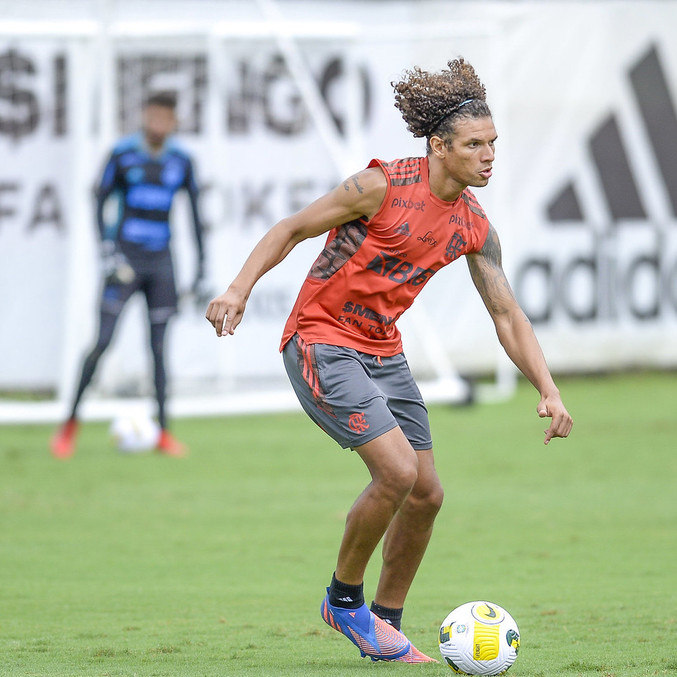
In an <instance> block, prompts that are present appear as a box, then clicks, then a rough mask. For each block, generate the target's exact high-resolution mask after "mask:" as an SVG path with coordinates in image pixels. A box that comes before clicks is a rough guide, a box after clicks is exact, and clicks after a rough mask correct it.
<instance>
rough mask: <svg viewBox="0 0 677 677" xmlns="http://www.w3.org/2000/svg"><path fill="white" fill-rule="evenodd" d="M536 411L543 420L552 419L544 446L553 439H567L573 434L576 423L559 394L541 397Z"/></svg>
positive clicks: (546, 432)
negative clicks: (572, 430)
mask: <svg viewBox="0 0 677 677" xmlns="http://www.w3.org/2000/svg"><path fill="white" fill-rule="evenodd" d="M536 411H537V412H538V415H539V416H540V417H541V418H546V417H550V418H552V421H551V423H550V427H549V428H548V429H547V430H546V431H545V440H544V444H548V442H550V440H551V439H552V438H553V437H567V436H568V435H569V433H570V432H571V428H572V426H573V424H574V422H573V419H572V418H571V416H570V415H569V412H568V411H567V410H566V408H565V406H564V403H563V402H562V399H561V398H560V396H559V394H557V395H544V396H543V397H541V401H540V402H539V403H538V407H537V408H536Z"/></svg>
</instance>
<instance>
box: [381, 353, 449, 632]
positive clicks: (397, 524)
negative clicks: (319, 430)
mask: <svg viewBox="0 0 677 677" xmlns="http://www.w3.org/2000/svg"><path fill="white" fill-rule="evenodd" d="M372 374H373V378H374V381H375V382H376V384H377V385H378V386H379V388H380V389H381V390H382V391H383V392H384V394H385V395H386V397H387V403H388V408H389V409H390V411H391V412H392V413H393V415H394V417H395V419H396V420H397V422H398V423H399V425H400V427H401V429H402V432H403V434H404V435H405V437H406V438H407V439H408V440H409V442H410V443H411V445H412V447H413V448H414V449H416V454H417V456H418V473H417V478H416V483H415V484H414V486H413V487H412V490H411V492H410V493H409V494H408V496H407V498H406V500H405V501H404V502H403V504H402V506H401V507H400V509H399V510H398V512H397V514H396V515H395V517H394V518H393V520H392V522H391V524H390V526H389V528H388V531H387V533H386V535H385V538H384V542H383V566H382V570H381V577H380V580H379V584H378V588H377V591H376V595H375V597H374V603H373V604H372V607H371V608H372V611H374V612H375V613H376V614H377V615H378V616H380V617H381V618H383V619H385V620H387V621H388V622H390V623H392V624H393V626H394V627H396V628H397V629H399V628H400V625H401V621H402V608H403V606H404V601H405V598H406V596H407V593H408V591H409V588H410V586H411V583H412V581H413V579H414V576H415V575H416V571H417V570H418V567H419V565H420V563H421V560H422V558H423V555H424V553H425V550H426V548H427V545H428V542H429V540H430V536H431V534H432V529H433V523H434V520H435V517H436V515H437V513H438V512H439V509H440V507H441V505H442V499H443V495H444V492H443V489H442V485H441V483H440V480H439V477H438V476H437V472H436V470H435V465H434V461H433V453H432V449H431V447H432V438H431V435H430V424H429V421H428V412H427V410H426V407H425V404H424V403H423V398H422V397H421V393H420V391H419V389H418V386H417V385H416V383H415V381H414V379H413V376H412V375H411V371H410V370H409V366H408V364H407V361H406V358H405V357H404V355H402V354H400V355H395V356H393V357H388V358H383V359H382V360H379V361H378V364H377V365H373V366H372Z"/></svg>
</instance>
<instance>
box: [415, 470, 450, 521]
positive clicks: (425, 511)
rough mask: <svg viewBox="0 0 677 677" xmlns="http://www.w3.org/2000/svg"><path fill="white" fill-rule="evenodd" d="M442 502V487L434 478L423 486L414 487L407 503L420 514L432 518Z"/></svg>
mask: <svg viewBox="0 0 677 677" xmlns="http://www.w3.org/2000/svg"><path fill="white" fill-rule="evenodd" d="M443 502H444V489H443V487H442V484H441V483H440V481H439V480H438V479H437V478H436V479H435V480H434V481H431V482H429V483H427V484H425V485H424V486H421V487H415V488H414V490H413V491H412V492H411V494H410V495H409V504H410V505H411V507H412V508H413V509H414V510H415V511H416V512H417V513H419V514H420V515H423V516H426V517H428V518H431V519H434V518H435V516H436V515H437V513H438V512H439V511H440V508H441V507H442V503H443Z"/></svg>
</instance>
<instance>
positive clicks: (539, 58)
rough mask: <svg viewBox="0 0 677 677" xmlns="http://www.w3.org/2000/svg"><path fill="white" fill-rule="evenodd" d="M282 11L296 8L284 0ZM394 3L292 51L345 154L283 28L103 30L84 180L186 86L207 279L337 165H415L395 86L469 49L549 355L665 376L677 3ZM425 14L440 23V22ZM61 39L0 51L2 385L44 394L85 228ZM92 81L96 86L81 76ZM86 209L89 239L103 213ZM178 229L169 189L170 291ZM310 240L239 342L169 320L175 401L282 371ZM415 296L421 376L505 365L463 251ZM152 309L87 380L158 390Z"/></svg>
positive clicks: (328, 182)
mask: <svg viewBox="0 0 677 677" xmlns="http://www.w3.org/2000/svg"><path fill="white" fill-rule="evenodd" d="M285 5H286V7H288V8H290V11H292V12H293V9H294V7H295V5H294V3H293V2H289V3H285ZM323 5H324V7H325V10H324V16H323V18H325V19H327V20H328V21H330V20H338V19H339V18H344V16H343V13H342V10H341V7H342V3H331V7H329V6H328V5H326V4H323ZM351 6H353V5H351ZM405 7H406V6H405V5H404V3H399V2H394V3H388V2H378V3H373V4H370V3H361V4H360V16H359V21H360V24H359V25H358V28H359V30H358V31H356V32H354V33H352V34H351V35H350V36H348V37H344V36H337V37H336V38H326V37H323V38H322V39H312V38H310V37H304V38H302V39H298V40H297V41H296V43H295V48H297V49H298V50H299V52H298V53H299V54H300V55H301V57H302V61H303V62H304V63H305V65H306V66H307V69H308V72H309V73H310V75H311V76H312V78H313V80H314V81H315V82H316V83H317V86H318V90H319V93H320V96H321V98H322V99H323V100H324V101H325V103H326V105H327V112H328V114H329V118H330V119H331V122H332V124H333V125H334V133H335V134H336V135H337V136H338V138H339V140H340V141H341V143H343V144H344V148H345V151H346V154H345V156H343V157H337V155H336V153H332V152H331V150H330V149H329V148H328V146H327V145H326V143H325V141H326V139H325V138H324V137H323V136H322V134H321V133H320V132H319V131H318V128H317V127H316V125H315V122H316V121H315V120H314V119H313V117H312V114H311V112H310V111H309V109H308V108H307V106H306V105H305V104H304V102H303V100H302V96H301V94H300V91H299V88H298V85H297V82H296V81H295V79H294V77H292V74H290V72H289V70H288V68H287V62H286V61H285V58H284V57H285V56H287V57H288V56H289V54H286V55H285V54H283V52H281V51H280V46H279V45H278V44H277V43H276V42H275V41H274V40H273V39H263V38H250V39H245V38H241V37H240V38H233V37H228V38H224V37H220V38H214V36H212V37H210V38H209V39H208V36H209V30H210V26H209V24H208V22H206V23H205V27H204V30H205V35H204V38H191V39H190V40H184V39H180V38H176V37H172V38H162V37H156V38H153V40H151V41H149V40H146V39H144V40H141V39H131V38H130V39H126V40H121V39H117V40H116V39H115V38H113V39H112V42H111V49H112V58H111V63H112V70H113V72H112V76H111V77H109V78H107V79H105V78H104V79H102V82H104V83H106V82H108V83H110V86H111V87H112V88H113V89H114V90H115V91H114V94H113V95H112V96H110V97H108V98H109V99H110V100H112V101H113V102H114V109H113V111H114V112H113V115H112V116H111V117H112V126H111V127H110V128H109V129H106V127H105V125H102V124H101V122H100V120H101V119H102V117H104V112H102V111H99V110H97V109H96V107H95V112H96V115H95V121H94V123H93V125H92V130H91V131H92V133H93V135H94V136H95V137H96V138H97V139H98V140H99V141H98V143H97V142H95V143H94V144H93V146H92V147H98V148H99V149H100V152H99V153H98V155H97V156H96V157H92V158H91V175H90V176H89V178H88V181H89V182H90V183H91V184H92V185H93V183H94V181H95V180H96V179H97V173H98V171H99V169H100V167H101V163H102V162H103V159H104V155H105V152H107V146H108V144H109V143H110V142H112V141H113V140H114V139H113V138H112V137H113V136H116V135H121V134H123V133H128V132H130V131H133V130H134V129H135V128H136V126H137V125H138V111H139V105H140V102H141V101H142V99H143V97H144V96H145V94H147V93H148V91H150V90H152V89H154V88H159V87H162V88H173V89H176V90H177V92H178V94H179V114H180V117H181V119H182V128H181V130H180V131H181V137H182V139H183V141H184V143H185V145H186V146H188V147H189V149H190V150H191V151H192V152H193V153H194V155H195V158H196V165H197V170H198V176H199V178H200V180H201V183H202V184H203V185H204V190H203V196H202V206H203V214H204V220H205V222H206V224H207V226H208V232H207V234H206V238H205V242H206V248H207V269H208V274H209V278H210V282H211V283H212V285H213V289H214V292H215V293H217V292H220V291H222V290H223V289H225V286H226V285H227V283H228V282H229V281H230V279H231V278H232V276H233V275H234V274H235V273H236V272H237V270H238V269H239V267H240V266H241V265H242V263H243V262H244V259H245V257H246V255H247V254H248V252H249V251H250V250H251V248H252V247H253V246H254V244H255V243H256V242H257V241H258V239H260V237H262V236H263V234H264V233H265V232H266V230H267V229H268V228H269V227H270V226H272V225H273V224H274V223H275V222H276V221H277V220H279V219H280V218H282V217H284V216H286V215H288V214H290V213H293V212H294V211H296V210H298V209H300V208H302V207H303V206H304V205H306V204H307V203H308V202H310V201H311V200H313V199H314V198H316V197H317V196H319V195H320V194H322V193H323V192H325V191H326V190H328V189H329V188H331V187H332V186H333V185H335V184H336V183H337V182H338V181H339V180H341V179H342V178H344V176H345V174H346V171H350V172H352V171H357V170H359V169H361V168H362V167H364V166H365V165H366V164H367V163H368V162H369V160H370V159H371V158H372V157H381V158H384V159H393V158H395V157H403V156H407V155H420V154H423V153H424V152H425V144H424V142H422V141H420V140H415V139H413V138H412V137H411V136H410V134H409V133H408V132H407V131H406V129H405V126H404V123H403V122H402V120H401V118H400V116H399V113H398V111H397V110H396V109H395V108H394V106H393V95H392V88H391V86H390V82H391V81H392V80H396V79H398V78H399V76H400V74H401V72H402V70H403V69H404V68H407V67H411V66H413V65H421V66H423V67H427V68H432V69H439V68H442V67H444V66H445V63H446V61H447V60H448V59H451V58H454V57H456V56H458V55H463V56H465V57H466V58H467V59H468V60H469V61H470V62H471V63H473V65H474V66H475V67H476V69H477V71H478V73H479V74H480V76H481V78H482V79H483V81H484V82H485V84H486V85H487V91H488V96H489V103H490V105H491V106H492V109H493V111H494V118H495V123H496V126H497V129H498V132H499V139H498V142H497V159H496V163H495V171H494V178H492V183H491V185H490V186H489V187H487V188H486V189H483V190H480V191H477V197H478V199H479V200H480V202H481V203H482V205H483V206H484V207H485V209H486V211H487V213H488V215H489V218H490V219H491V221H492V222H493V223H494V225H495V227H496V229H497V230H498V232H499V235H500V236H501V240H502V243H503V249H504V263H505V267H506V270H507V272H508V275H509V277H510V279H511V281H512V283H513V287H514V289H515V291H516V293H517V295H518V297H519V300H520V302H521V303H522V305H523V307H524V309H525V310H526V311H527V313H528V314H529V316H530V318H531V319H532V321H533V323H534V326H535V328H536V331H537V334H538V336H539V338H540V339H541V342H542V344H543V346H544V350H545V353H546V356H547V358H548V361H549V362H550V364H551V366H552V367H553V368H554V369H556V370H573V371H578V370H595V369H607V368H622V367H627V366H635V365H645V366H654V365H670V366H675V365H677V343H676V342H675V341H672V340H671V337H672V336H674V333H675V329H676V327H677V321H676V320H677V229H676V226H677V159H676V158H677V147H675V146H677V114H676V113H675V103H674V102H675V101H676V100H677V46H675V43H674V40H673V29H674V26H675V25H677V4H675V3H674V2H651V1H647V2H643V3H627V2H618V3H614V2H602V3H595V2H581V3H570V2H566V3H564V2H550V3H531V4H527V3H520V4H506V3H484V2H471V3H453V4H451V3H437V2H419V3H416V11H415V12H414V11H413V9H405ZM461 9H462V11H460V10H461ZM459 15H462V16H463V23H458V22H457V17H458V16H459ZM351 18H352V19H355V18H356V17H355V13H354V12H353V13H352V14H351ZM431 26H437V27H438V29H439V30H437V31H433V32H432V33H431V32H430V27H431ZM370 28H373V32H372V33H370V32H369V31H370ZM62 45H63V42H59V41H56V40H45V39H43V40H39V39H37V38H31V39H20V40H12V41H11V42H10V41H6V40H5V41H4V42H0V147H1V148H2V152H3V157H6V158H7V160H6V161H5V162H4V163H3V166H2V168H0V256H2V265H1V266H0V285H1V287H0V288H2V290H3V294H2V298H0V316H1V317H2V322H3V324H2V332H0V351H1V352H0V355H2V369H1V370H0V388H13V387H26V388H29V387H46V388H48V387H55V386H56V385H57V382H58V380H59V378H60V377H61V374H60V371H59V370H60V356H61V355H62V354H63V351H64V346H63V345H62V337H63V335H64V327H63V326H62V325H63V322H62V318H63V316H64V310H65V307H66V305H67V304H68V303H73V302H74V300H73V299H70V301H69V300H68V299H67V298H66V284H65V279H66V271H65V270H64V266H65V265H66V261H67V257H66V252H67V245H68V240H67V238H68V236H69V235H70V234H72V233H73V232H74V230H73V229H72V228H71V227H70V226H71V224H70V223H69V219H68V214H69V209H70V204H69V200H70V199H71V195H72V194H73V193H72V192H70V191H69V157H71V155H70V154H71V153H72V151H73V144H74V137H73V134H74V131H73V129H72V125H70V124H69V120H70V119H71V118H70V116H71V115H72V114H73V111H72V110H69V107H68V106H67V105H66V101H68V100H69V99H68V97H67V94H66V93H67V92H68V88H69V87H76V83H75V82H72V81H71V80H69V72H70V70H69V67H70V64H69V61H68V53H67V51H64V50H63V48H62ZM94 71H96V69H94ZM93 77H94V78H97V77H98V74H97V73H96V72H94V73H93ZM77 86H78V87H81V86H82V83H77ZM82 91H83V92H85V93H87V92H94V91H96V90H95V87H94V86H91V83H90V87H89V88H88V87H87V86H82ZM108 115H110V111H108ZM97 121H98V122H97ZM107 133H108V135H109V136H111V138H106V134H107ZM103 138H105V140H106V144H105V146H106V147H104V145H102V144H101V139H103ZM346 158H348V159H347V161H346ZM87 210H89V213H91V224H90V225H91V229H92V231H91V232H92V233H93V232H94V229H95V224H94V215H93V208H92V209H90V205H88V206H87ZM80 225H82V224H80ZM191 240H192V235H191V228H190V224H189V220H188V210H187V205H186V204H185V201H184V200H178V204H177V209H176V213H175V219H174V242H173V248H174V253H175V258H176V260H177V268H178V275H179V285H180V287H181V288H186V287H187V286H188V285H189V283H190V280H191V278H192V274H193V266H194V260H195V259H194V256H195V248H194V243H193V242H192V241H191ZM93 242H94V239H93V238H92V243H91V245H89V249H90V250H91V256H92V257H94V256H95V255H96V251H95V247H94V244H93ZM322 245H323V238H321V239H318V240H316V241H312V242H306V243H303V244H302V245H301V246H299V247H298V248H297V250H295V251H294V252H292V254H291V255H290V256H289V257H288V259H287V260H286V261H284V262H283V263H282V264H281V265H280V266H278V268H276V269H275V270H273V271H271V273H270V274H268V275H267V276H266V277H265V278H264V279H263V280H262V281H261V282H260V284H259V285H258V286H257V287H256V289H255V292H254V294H253V295H252V297H251V299H250V302H249V307H248V310H247V315H246V317H245V320H244V322H243V324H242V325H241V327H240V328H239V329H238V332H237V333H236V336H235V337H231V338H227V339H221V340H217V339H216V338H215V337H214V335H213V331H212V330H211V328H210V327H209V325H208V324H207V323H206V321H205V320H204V318H203V315H204V308H202V307H200V308H195V307H194V306H193V305H192V304H191V303H190V302H189V301H188V300H186V302H185V303H184V304H183V306H182V312H181V314H180V315H179V317H178V318H177V319H176V320H175V321H174V323H173V326H172V329H171V333H170V359H171V365H170V373H171V374H172V381H173V383H174V389H175V391H181V392H185V393H189V392H191V391H193V390H195V391H197V390H199V392H201V393H204V392H205V390H218V389H220V388H222V389H224V390H226V389H228V388H230V387H232V385H233V384H234V383H235V384H241V383H243V382H245V381H252V380H254V381H261V380H263V381H270V380H275V379H278V378H282V366H281V361H280V359H279V356H278V354H277V344H278V341H279V337H280V334H281V332H282V327H283V325H284V321H285V319H286V317H287V315H288V313H289V310H290V309H291V306H292V304H293V301H294V299H295V296H296V293H297V292H298V289H299V287H300V285H301V283H302V281H303V279H304V276H305V274H306V271H307V270H308V268H309V267H310V265H311V263H312V261H313V260H314V258H315V257H316V255H317V254H318V253H319V251H320V249H321V248H322ZM98 284H99V282H98V280H97V279H96V278H95V277H92V279H91V280H90V283H89V284H88V285H86V288H85V289H84V290H82V292H81V294H80V297H79V300H77V303H78V304H79V305H78V307H79V306H82V308H81V311H82V315H83V317H86V318H88V319H87V320H86V321H83V331H82V332H81V335H80V338H79V339H78V340H79V342H80V347H79V350H80V351H81V352H84V350H85V349H86V347H87V346H88V344H89V343H91V341H92V340H93V338H94V332H95V329H96V326H95V317H96V307H97V298H96V289H97V288H98ZM9 290H11V291H9ZM417 305H420V307H421V309H422V311H423V313H421V312H419V313H418V314H417V315H415V316H413V315H409V319H407V318H408V315H405V317H404V318H402V322H401V325H402V329H403V333H404V337H405V349H406V351H407V354H408V356H409V357H410V359H411V361H412V363H413V364H414V366H415V368H416V369H417V370H418V371H420V372H425V371H426V370H427V369H428V364H427V358H428V355H427V352H429V351H427V349H424V348H423V347H422V346H423V345H424V343H423V341H421V336H422V335H424V334H429V335H430V336H433V337H434V340H435V341H437V342H438V343H439V345H441V346H442V347H443V349H444V351H445V352H446V354H447V355H448V356H449V357H450V359H451V360H452V361H453V362H454V363H455V364H456V365H457V367H458V368H459V369H461V370H462V371H467V372H473V371H486V370H491V369H493V368H494V366H495V363H496V352H497V342H496V338H495V334H494V332H493V327H492V326H491V322H490V321H489V319H488V316H487V313H486V311H485V310H484V308H483V306H482V304H481V302H480V300H479V297H478V295H477V294H476V292H475V291H474V289H473V288H472V285H471V284H470V282H469V278H468V274H467V270H466V267H465V266H464V265H463V264H462V263H457V264H455V265H454V266H451V267H450V268H447V269H444V270H443V271H441V272H440V273H439V274H438V275H436V276H435V277H434V278H433V279H432V280H431V282H430V283H429V284H428V286H427V287H426V289H425V290H424V291H423V293H422V294H421V297H420V298H419V300H418V301H417ZM144 312H145V310H144V308H143V304H142V303H141V301H140V300H137V301H135V302H134V303H133V304H132V307H131V308H130V309H129V311H128V312H126V315H125V316H123V318H122V320H121V326H120V328H119V329H118V334H117V336H116V339H115V342H114V345H113V346H112V347H111V349H110V351H109V352H108V353H107V354H106V357H105V358H104V360H103V362H102V365H101V369H100V373H99V374H98V387H99V389H100V390H102V391H104V392H123V391H125V390H127V391H129V392H138V390H139V383H141V384H142V388H141V389H142V390H144V391H146V392H148V391H150V379H149V376H148V374H149V371H150V370H149V364H148V359H149V358H148V357H147V352H146V349H145V344H146V342H147V337H146V330H145V318H144ZM412 317H413V320H412ZM75 378H76V375H75V374H73V380H75Z"/></svg>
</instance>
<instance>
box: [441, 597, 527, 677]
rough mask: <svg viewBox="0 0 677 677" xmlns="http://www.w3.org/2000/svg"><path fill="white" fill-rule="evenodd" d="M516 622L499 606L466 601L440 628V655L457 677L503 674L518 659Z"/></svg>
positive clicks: (518, 636) (518, 637) (518, 643)
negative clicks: (458, 676) (462, 676)
mask: <svg viewBox="0 0 677 677" xmlns="http://www.w3.org/2000/svg"><path fill="white" fill-rule="evenodd" d="M519 647H520V634H519V629H518V627H517V623H515V619H514V618H513V617H512V616H511V615H510V614H509V613H508V612H507V611H506V610H505V609H503V608H502V607H500V606H498V604H493V603H492V602H467V603H466V604H462V605H461V606H459V607H457V608H456V609H454V610H453V611H452V612H451V613H450V614H449V615H448V616H447V617H446V618H445V619H444V620H443V621H442V625H441V626H440V652H441V654H442V658H443V659H444V661H445V663H446V664H447V665H448V666H449V667H450V668H451V669H452V670H453V671H454V672H455V673H456V674H458V675H502V674H503V673H504V672H505V671H506V670H507V669H508V668H509V667H510V666H511V665H512V664H513V663H514V662H515V659H516V658H517V652H518V651H519Z"/></svg>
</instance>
